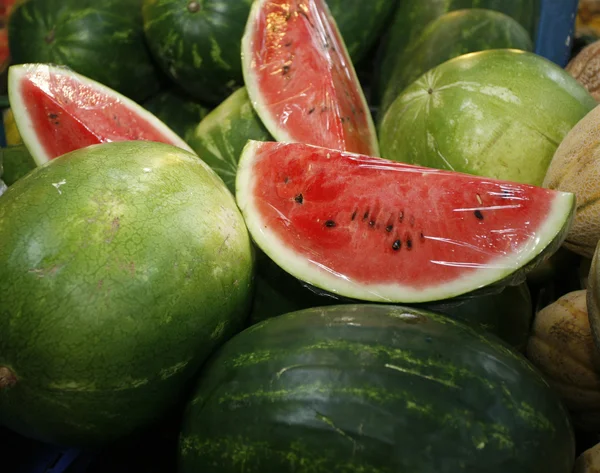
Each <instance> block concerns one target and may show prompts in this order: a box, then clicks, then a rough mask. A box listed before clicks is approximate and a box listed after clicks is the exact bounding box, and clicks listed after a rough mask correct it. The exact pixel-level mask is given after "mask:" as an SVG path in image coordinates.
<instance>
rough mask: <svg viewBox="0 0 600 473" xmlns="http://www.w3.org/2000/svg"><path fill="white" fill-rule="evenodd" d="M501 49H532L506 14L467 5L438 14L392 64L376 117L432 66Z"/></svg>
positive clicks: (524, 31)
mask: <svg viewBox="0 0 600 473" xmlns="http://www.w3.org/2000/svg"><path fill="white" fill-rule="evenodd" d="M484 32H485V33H484ZM503 48H509V49H510V48H514V49H521V50H524V51H532V50H533V42H532V41H531V39H530V37H529V34H528V33H527V30H525V28H523V27H522V26H521V25H520V24H519V23H518V22H517V21H516V20H513V19H512V18H511V17H509V16H508V15H505V14H504V13H500V12H497V11H494V10H483V9H478V8H470V9H465V10H456V11H453V12H450V13H446V14H445V15H442V16H440V17H439V18H438V19H437V20H434V21H432V22H431V23H429V25H427V27H426V28H425V29H423V32H422V34H421V35H420V36H419V37H418V38H417V39H416V40H415V42H414V43H413V44H411V45H410V47H409V48H408V49H407V51H406V56H405V60H404V61H399V62H397V63H396V64H395V68H394V69H393V70H392V71H391V75H390V77H389V80H388V81H387V87H386V89H385V91H384V93H383V99H382V101H381V104H380V106H379V111H378V114H379V116H380V117H382V116H383V115H384V114H385V112H386V110H387V109H388V108H389V106H390V105H391V104H392V102H393V101H394V99H395V98H396V97H398V95H399V94H400V93H401V92H402V90H403V89H404V88H406V87H407V86H409V85H410V84H411V83H412V82H414V81H415V80H417V79H418V78H419V77H420V76H421V75H423V74H424V73H425V72H427V71H428V70H430V69H432V68H434V67H435V66H438V65H439V64H441V63H443V62H445V61H447V60H448V59H452V58H454V57H457V56H460V55H462V54H467V53H472V52H476V51H483V50H486V49H503Z"/></svg>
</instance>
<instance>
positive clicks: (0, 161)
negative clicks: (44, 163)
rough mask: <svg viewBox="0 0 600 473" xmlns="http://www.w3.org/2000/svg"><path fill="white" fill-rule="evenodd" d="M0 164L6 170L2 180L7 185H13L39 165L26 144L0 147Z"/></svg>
mask: <svg viewBox="0 0 600 473" xmlns="http://www.w3.org/2000/svg"><path fill="white" fill-rule="evenodd" d="M0 165H2V168H3V170H4V172H3V173H2V180H3V181H4V182H5V183H6V185H7V186H11V185H13V184H14V183H15V182H16V181H18V180H19V179H21V178H22V177H23V176H25V175H26V174H27V173H28V172H30V171H32V170H33V169H35V168H36V166H37V165H36V163H35V161H34V160H33V157H32V156H31V153H29V151H28V150H27V148H26V147H25V145H17V146H8V147H6V148H0Z"/></svg>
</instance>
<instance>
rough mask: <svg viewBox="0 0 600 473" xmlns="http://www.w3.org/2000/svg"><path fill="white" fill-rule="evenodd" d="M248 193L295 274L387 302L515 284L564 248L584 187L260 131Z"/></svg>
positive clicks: (260, 230)
mask: <svg viewBox="0 0 600 473" xmlns="http://www.w3.org/2000/svg"><path fill="white" fill-rule="evenodd" d="M236 191H237V194H236V198H237V202H238V205H239V207H240V209H241V210H242V213H243V215H244V218H245V220H246V225H247V226H248V229H249V231H250V233H251V235H252V237H253V238H254V240H255V242H256V243H257V245H258V246H259V247H260V248H261V249H262V250H263V251H264V252H265V253H266V254H267V255H268V256H269V257H270V258H271V259H272V260H273V261H275V263H277V264H278V265H279V266H281V267H282V268H283V269H284V270H286V271H287V272H288V273H290V274H291V275H293V276H294V277H296V278H298V279H300V280H302V281H305V282H307V283H309V284H312V285H313V286H316V287H319V288H321V289H325V290H327V291H329V292H332V293H335V294H339V295H341V296H345V297H351V298H354V299H360V300H367V301H377V302H427V301H434V300H441V299H446V298H450V297H455V296H458V295H461V294H465V293H467V292H471V291H474V290H477V289H480V288H483V287H485V286H488V285H491V284H494V283H498V284H515V283H517V282H520V281H522V280H523V279H524V275H525V272H526V271H527V270H529V269H531V268H532V267H533V266H534V265H535V263H537V262H541V261H542V260H544V259H545V258H546V257H549V256H550V254H551V253H552V252H554V251H555V250H556V249H558V247H559V246H560V244H561V243H562V241H563V240H564V238H565V237H566V232H567V231H568V227H569V226H570V223H571V221H572V218H573V211H574V204H575V196H574V195H573V194H569V193H562V192H556V191H551V190H548V189H543V188H540V187H534V186H528V185H525V184H516V183H511V182H505V181H496V180H492V179H486V178H482V177H477V176H472V175H468V174H461V173H456V172H452V171H441V170H436V169H430V168H424V167H417V166H412V165H408V164H401V163H397V162H393V161H388V160H385V159H381V158H373V157H367V156H362V155H358V154H352V153H345V152H341V151H335V150H331V149H325V148H320V147H315V146H310V145H305V144H296V143H274V142H270V143H269V142H256V141H250V142H249V143H248V144H247V145H246V147H245V148H244V151H243V153H242V157H241V158H240V162H239V168H238V173H237V180H236Z"/></svg>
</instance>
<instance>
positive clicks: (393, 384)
mask: <svg viewBox="0 0 600 473" xmlns="http://www.w3.org/2000/svg"><path fill="white" fill-rule="evenodd" d="M540 452H544V454H543V455H540ZM179 457H180V458H179V461H180V470H179V471H180V473H197V472H199V471H211V472H214V473H242V472H243V473H271V472H272V473H288V472H289V473H292V472H294V473H299V472H302V473H308V472H310V473H330V472H333V471H335V472H343V473H398V472H411V473H426V472H427V473H431V472H435V473H459V472H471V473H472V472H483V471H485V472H486V473H506V472H511V473H531V472H533V471H536V472H538V471H539V472H542V471H543V472H544V473H569V472H571V470H572V466H573V459H574V441H573V435H572V429H571V426H570V423H569V419H568V416H567V413H566V411H565V410H564V408H563V407H562V405H561V403H560V401H559V399H558V398H557V396H556V395H555V393H554V392H553V391H552V390H551V389H550V388H549V387H548V385H547V384H546V382H545V381H544V380H543V379H542V377H541V375H540V374H539V373H538V372H537V371H536V370H535V369H534V368H533V367H532V366H531V365H530V364H529V363H528V362H527V361H526V360H525V358H523V357H522V356H520V355H517V354H515V353H514V352H513V351H511V350H510V349H509V348H507V346H506V345H504V344H502V343H501V342H499V341H498V340H497V339H495V338H492V337H489V336H487V335H484V334H483V332H479V331H475V330H474V329H472V328H469V327H467V326H466V325H463V324H461V323H459V322H456V321H452V320H451V319H448V318H444V317H442V316H437V315H434V314H432V313H427V312H422V311H416V310H414V309H408V308H405V307H400V306H375V305H345V306H332V307H329V308H315V309H309V310H304V311H299V312H294V313H291V314H287V315H284V316H281V317H278V318H275V319H270V320H268V321H265V322H263V323H261V324H258V325H255V326H253V327H250V328H249V329H247V330H246V331H244V332H242V333H241V334H239V335H238V336H236V337H234V338H233V339H232V340H230V341H229V342H228V343H227V344H226V345H224V346H223V347H222V349H221V350H220V351H219V352H218V353H217V354H216V355H215V356H214V357H213V358H212V360H211V361H210V362H209V364H208V366H207V367H206V368H205V371H204V373H203V376H201V378H200V382H199V385H198V386H197V388H196V391H195V394H194V395H193V398H192V400H191V401H190V403H189V405H188V408H187V411H186V414H185V421H184V426H183V430H182V433H181V436H180V446H179Z"/></svg>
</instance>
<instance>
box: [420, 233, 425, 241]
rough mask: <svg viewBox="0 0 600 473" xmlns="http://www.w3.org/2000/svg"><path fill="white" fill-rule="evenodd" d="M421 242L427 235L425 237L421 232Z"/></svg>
mask: <svg viewBox="0 0 600 473" xmlns="http://www.w3.org/2000/svg"><path fill="white" fill-rule="evenodd" d="M421 240H423V241H424V240H425V235H423V232H421Z"/></svg>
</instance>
